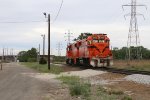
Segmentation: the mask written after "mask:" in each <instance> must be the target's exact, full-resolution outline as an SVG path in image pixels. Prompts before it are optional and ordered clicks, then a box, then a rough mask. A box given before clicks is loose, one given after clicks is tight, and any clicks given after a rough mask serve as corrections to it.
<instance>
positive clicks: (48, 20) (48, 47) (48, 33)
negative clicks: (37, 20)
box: [43, 13, 50, 70]
mask: <svg viewBox="0 0 150 100" xmlns="http://www.w3.org/2000/svg"><path fill="white" fill-rule="evenodd" d="M43 14H44V15H45V18H47V16H46V13H43ZM48 69H49V70H50V14H48Z"/></svg>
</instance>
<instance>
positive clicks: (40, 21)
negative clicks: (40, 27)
mask: <svg viewBox="0 0 150 100" xmlns="http://www.w3.org/2000/svg"><path fill="white" fill-rule="evenodd" d="M38 22H45V21H5V22H4V21H2V22H0V23H12V24H13V23H38Z"/></svg>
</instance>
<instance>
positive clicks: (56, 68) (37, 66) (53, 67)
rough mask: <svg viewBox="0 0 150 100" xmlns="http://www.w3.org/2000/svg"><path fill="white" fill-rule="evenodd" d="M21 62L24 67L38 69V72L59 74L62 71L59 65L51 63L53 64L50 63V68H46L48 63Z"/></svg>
mask: <svg viewBox="0 0 150 100" xmlns="http://www.w3.org/2000/svg"><path fill="white" fill-rule="evenodd" d="M21 64H22V65H25V66H26V67H29V68H32V69H35V70H38V71H40V72H43V73H53V74H60V73H61V72H63V70H62V68H61V67H59V66H56V65H53V64H51V65H50V67H51V69H50V70H48V67H47V66H48V65H47V64H45V65H41V64H39V63H37V62H24V63H21Z"/></svg>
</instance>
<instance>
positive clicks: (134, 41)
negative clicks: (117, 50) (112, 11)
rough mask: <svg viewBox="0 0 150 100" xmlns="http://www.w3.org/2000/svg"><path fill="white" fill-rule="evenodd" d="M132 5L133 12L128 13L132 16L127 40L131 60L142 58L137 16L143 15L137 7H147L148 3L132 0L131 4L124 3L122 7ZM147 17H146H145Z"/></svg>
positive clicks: (127, 54)
mask: <svg viewBox="0 0 150 100" xmlns="http://www.w3.org/2000/svg"><path fill="white" fill-rule="evenodd" d="M125 6H126V7H131V12H130V13H128V14H126V15H125V16H124V17H125V19H126V16H130V17H131V19H130V28H129V33H128V40H127V48H128V49H127V52H126V56H127V59H128V60H129V61H130V60H132V59H141V58H142V54H141V45H140V37H139V30H138V23H137V16H143V18H144V15H143V14H140V13H138V12H137V7H140V6H141V7H142V6H144V7H146V5H140V4H137V0H131V4H127V5H123V6H122V7H123V8H124V7H125ZM144 19H145V18H144Z"/></svg>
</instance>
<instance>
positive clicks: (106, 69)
mask: <svg viewBox="0 0 150 100" xmlns="http://www.w3.org/2000/svg"><path fill="white" fill-rule="evenodd" d="M63 65H64V66H66V65H67V64H63ZM67 66H70V67H77V68H80V69H81V70H84V69H94V70H102V71H107V72H111V73H118V74H125V75H131V74H142V75H150V71H138V70H128V69H118V68H108V67H95V68H93V67H89V66H77V65H72V66H71V65H67Z"/></svg>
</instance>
